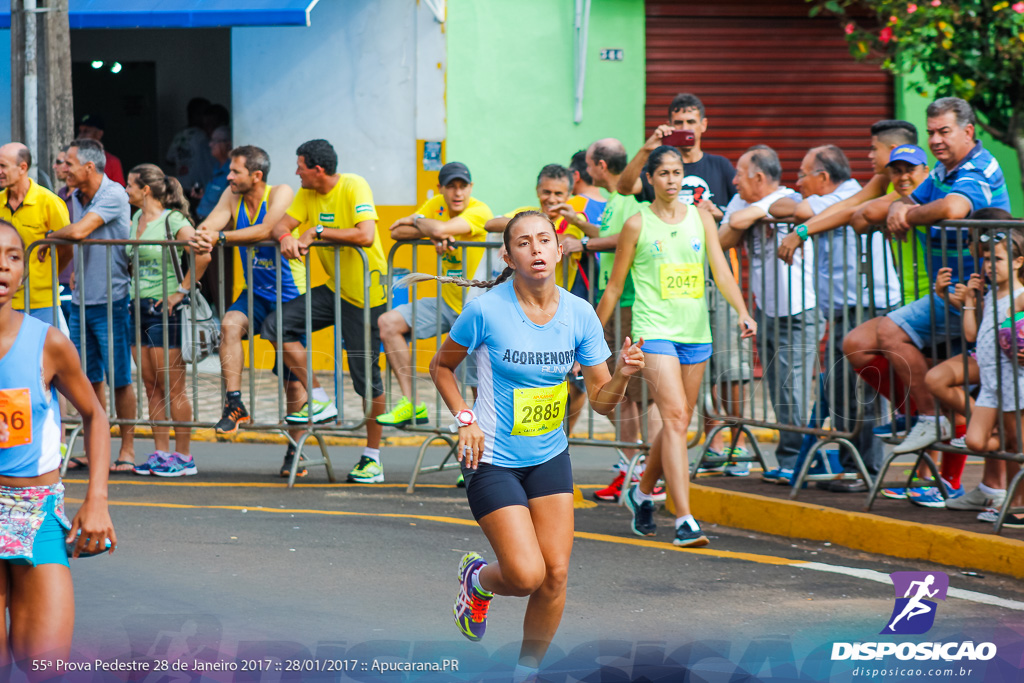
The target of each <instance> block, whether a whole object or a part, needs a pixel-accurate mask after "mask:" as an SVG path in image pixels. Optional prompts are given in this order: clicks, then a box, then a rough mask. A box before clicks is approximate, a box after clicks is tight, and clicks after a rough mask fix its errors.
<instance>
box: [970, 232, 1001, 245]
mask: <svg viewBox="0 0 1024 683" xmlns="http://www.w3.org/2000/svg"><path fill="white" fill-rule="evenodd" d="M973 239H974V237H973V235H968V237H967V243H968V244H970V243H971V242H972V241H973ZM1005 239H1006V233H1005V232H984V233H982V234H981V235H980V236H979V237H978V241H979V242H981V243H982V244H988V243H989V242H991V243H992V244H999V243H1000V242H1002V241H1003V240H1005Z"/></svg>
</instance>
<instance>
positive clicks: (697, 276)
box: [661, 263, 704, 299]
mask: <svg viewBox="0 0 1024 683" xmlns="http://www.w3.org/2000/svg"><path fill="white" fill-rule="evenodd" d="M702 296H704V264H703V263H662V264H661V298H662V299H681V298H690V299H699V298H700V297H702Z"/></svg>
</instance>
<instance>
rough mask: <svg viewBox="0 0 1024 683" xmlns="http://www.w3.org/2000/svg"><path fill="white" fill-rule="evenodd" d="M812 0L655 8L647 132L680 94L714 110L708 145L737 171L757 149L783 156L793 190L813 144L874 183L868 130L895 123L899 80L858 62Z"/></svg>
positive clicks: (718, 0) (650, 20) (650, 27)
mask: <svg viewBox="0 0 1024 683" xmlns="http://www.w3.org/2000/svg"><path fill="white" fill-rule="evenodd" d="M808 8H809V5H808V4H807V3H806V2H804V0H777V1H771V2H769V1H758V0H713V1H711V2H706V3H704V4H703V5H698V4H696V3H690V2H666V1H664V0H661V1H652V0H648V2H647V104H646V111H645V124H646V129H647V133H648V134H650V131H652V130H654V128H655V127H656V126H657V125H658V124H661V123H664V121H665V120H666V117H667V109H668V104H669V103H670V102H671V101H672V97H673V96H675V95H676V94H677V93H680V92H692V93H694V94H695V95H697V96H698V97H700V98H701V100H702V101H703V102H704V105H705V107H706V108H707V116H708V121H709V128H708V132H707V134H706V138H705V143H704V145H703V147H704V149H705V150H707V151H709V152H714V153H716V154H721V155H723V156H725V157H727V158H728V159H729V160H730V161H731V162H732V163H733V164H734V165H735V163H736V160H737V159H738V158H739V156H740V155H741V154H742V153H743V152H744V151H745V150H746V149H747V148H748V147H750V146H751V145H756V144H766V145H769V146H771V147H772V148H773V149H775V151H776V152H778V153H779V157H780V159H781V160H782V169H783V176H782V179H783V183H785V184H786V185H789V186H790V187H794V188H795V183H796V173H797V168H798V166H799V165H800V160H801V159H802V158H803V156H804V154H805V153H806V152H807V150H808V149H809V148H811V147H814V146H817V145H824V144H834V145H838V146H839V147H840V148H842V149H843V151H844V152H846V154H847V156H848V157H849V158H850V163H851V165H852V167H853V172H854V176H855V177H856V178H857V179H858V180H861V181H862V182H863V181H864V180H866V179H867V178H869V177H870V175H871V166H870V164H869V162H868V160H867V148H868V137H867V136H868V129H869V127H870V126H871V124H872V123H874V122H875V121H878V120H879V119H887V118H892V116H893V111H894V105H893V89H892V80H891V78H890V77H889V75H888V74H887V73H885V72H883V71H882V70H881V69H880V68H879V67H878V66H877V65H873V64H863V63H859V62H856V61H854V60H853V58H852V57H851V56H850V52H849V49H848V48H847V45H846V41H845V40H844V37H843V35H842V31H841V30H840V28H839V26H838V24H837V21H836V19H835V18H834V17H826V18H815V19H812V18H810V17H808V15H807V11H808Z"/></svg>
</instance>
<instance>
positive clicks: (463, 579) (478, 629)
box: [452, 553, 494, 641]
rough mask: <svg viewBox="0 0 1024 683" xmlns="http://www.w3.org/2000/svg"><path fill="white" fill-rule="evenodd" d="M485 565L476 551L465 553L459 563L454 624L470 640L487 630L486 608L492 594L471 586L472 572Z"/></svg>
mask: <svg viewBox="0 0 1024 683" xmlns="http://www.w3.org/2000/svg"><path fill="white" fill-rule="evenodd" d="M486 566H487V562H486V561H485V560H484V558H482V557H480V556H479V555H478V554H476V553H466V554H465V555H463V556H462V562H460V563H459V597H458V599H457V600H456V601H455V608H454V609H453V610H452V611H453V612H454V614H455V625H456V626H458V627H459V631H460V632H461V633H462V635H464V636H466V637H467V638H469V639H470V640H472V641H477V640H480V639H481V638H483V637H484V632H485V631H486V630H487V608H488V607H490V606H491V598H492V597H494V596H492V595H485V594H483V593H481V592H480V591H479V590H477V589H476V588H474V587H473V574H475V573H477V572H478V571H480V570H481V569H483V568H484V567H486Z"/></svg>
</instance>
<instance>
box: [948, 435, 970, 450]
mask: <svg viewBox="0 0 1024 683" xmlns="http://www.w3.org/2000/svg"><path fill="white" fill-rule="evenodd" d="M949 445H950V446H952V447H953V448H967V437H966V436H958V437H956V438H955V439H950V440H949Z"/></svg>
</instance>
